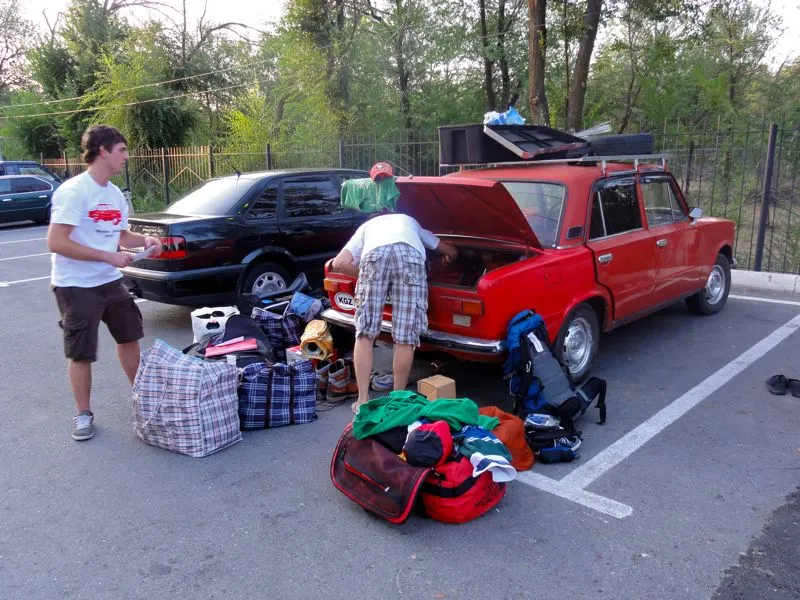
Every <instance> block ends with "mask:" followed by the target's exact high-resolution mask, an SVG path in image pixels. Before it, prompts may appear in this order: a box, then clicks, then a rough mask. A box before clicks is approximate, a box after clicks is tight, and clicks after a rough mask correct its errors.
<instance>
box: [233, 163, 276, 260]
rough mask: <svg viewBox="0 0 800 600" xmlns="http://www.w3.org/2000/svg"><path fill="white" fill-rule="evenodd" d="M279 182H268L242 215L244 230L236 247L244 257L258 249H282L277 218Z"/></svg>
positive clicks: (273, 180)
mask: <svg viewBox="0 0 800 600" xmlns="http://www.w3.org/2000/svg"><path fill="white" fill-rule="evenodd" d="M279 190H280V182H279V181H278V180H276V179H272V180H270V181H269V182H268V183H267V184H266V185H265V186H264V187H263V189H261V190H260V191H258V192H257V195H256V196H255V198H254V199H253V200H252V206H250V208H249V210H247V212H246V213H245V215H244V228H243V230H242V234H241V236H240V237H239V239H238V240H237V242H236V243H237V245H239V246H240V248H241V249H242V250H244V253H245V255H246V254H247V253H250V252H252V251H253V250H257V249H260V248H269V247H283V244H284V241H283V239H282V236H281V233H280V227H279V220H278V219H279V217H278V206H279V205H278V195H279Z"/></svg>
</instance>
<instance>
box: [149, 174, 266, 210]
mask: <svg viewBox="0 0 800 600" xmlns="http://www.w3.org/2000/svg"><path fill="white" fill-rule="evenodd" d="M254 183H255V181H254V180H253V179H242V178H240V177H236V178H233V177H231V178H228V177H226V178H225V179H212V180H211V181H207V182H205V183H204V184H203V185H201V186H200V187H199V188H196V189H195V190H194V191H192V192H189V193H188V194H187V195H186V196H184V197H183V198H181V199H180V200H176V201H175V202H173V203H172V204H170V205H169V206H168V207H167V208H166V210H164V212H166V213H169V214H171V215H213V216H222V215H227V214H229V213H230V211H231V209H232V208H233V207H234V206H236V203H237V202H239V200H241V199H242V196H244V195H245V194H246V193H247V192H248V191H250V188H252V187H253V184H254Z"/></svg>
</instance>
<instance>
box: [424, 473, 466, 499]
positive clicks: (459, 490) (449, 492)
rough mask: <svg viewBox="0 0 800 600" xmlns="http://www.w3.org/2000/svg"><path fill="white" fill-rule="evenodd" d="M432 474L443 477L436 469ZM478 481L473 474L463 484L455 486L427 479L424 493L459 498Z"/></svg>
mask: <svg viewBox="0 0 800 600" xmlns="http://www.w3.org/2000/svg"><path fill="white" fill-rule="evenodd" d="M431 475H432V476H433V477H441V476H440V475H439V474H438V473H437V472H436V471H433V472H432V473H431ZM476 483H478V478H477V477H472V476H471V475H470V476H469V477H467V478H466V479H465V480H464V481H463V482H462V483H461V485H457V486H456V487H453V488H446V487H444V486H442V484H441V483H429V482H428V481H426V482H425V483H423V484H422V493H423V494H430V495H431V496H437V497H439V498H458V497H459V496H463V495H464V494H466V493H467V492H468V491H469V490H471V489H472V487H473V486H474V485H475V484H476Z"/></svg>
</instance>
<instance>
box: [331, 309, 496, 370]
mask: <svg viewBox="0 0 800 600" xmlns="http://www.w3.org/2000/svg"><path fill="white" fill-rule="evenodd" d="M320 316H321V318H322V319H324V320H325V321H327V322H328V323H330V324H331V325H338V326H339V327H345V328H347V329H351V330H352V331H355V329H356V325H355V315H353V314H350V313H342V312H339V311H338V310H334V309H332V308H329V309H327V310H324V311H322V314H321V315H320ZM381 333H383V334H386V335H391V333H392V322H391V321H381ZM420 342H421V344H422V345H423V346H424V347H425V349H429V350H440V351H443V352H457V353H459V354H462V355H475V356H476V357H480V358H482V359H486V358H494V357H497V358H499V357H500V356H501V355H502V354H503V352H504V351H505V345H504V343H503V341H502V340H486V339H482V338H474V337H468V336H465V335H458V334H455V333H447V332H445V331H426V332H425V333H423V334H422V335H420Z"/></svg>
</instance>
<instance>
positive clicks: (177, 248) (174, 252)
mask: <svg viewBox="0 0 800 600" xmlns="http://www.w3.org/2000/svg"><path fill="white" fill-rule="evenodd" d="M158 239H159V240H161V254H159V255H158V256H157V257H155V260H174V259H176V258H186V255H187V254H188V252H187V251H186V239H185V238H183V237H181V236H179V235H175V236H171V237H161V238H158Z"/></svg>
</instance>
